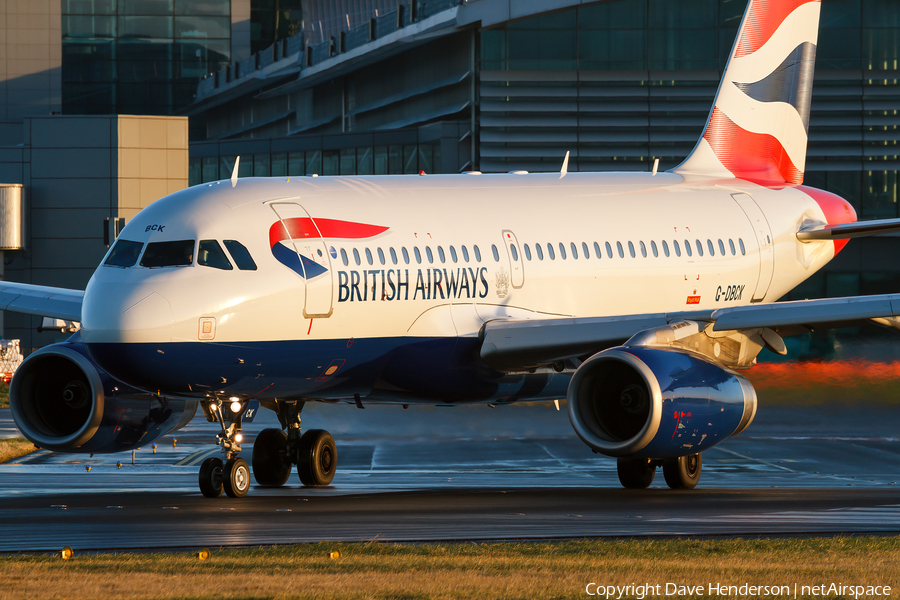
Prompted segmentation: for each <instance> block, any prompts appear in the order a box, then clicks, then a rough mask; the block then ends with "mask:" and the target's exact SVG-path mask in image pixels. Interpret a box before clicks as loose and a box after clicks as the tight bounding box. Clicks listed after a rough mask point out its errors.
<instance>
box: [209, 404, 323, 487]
mask: <svg viewBox="0 0 900 600" xmlns="http://www.w3.org/2000/svg"><path fill="white" fill-rule="evenodd" d="M246 410H247V403H246V402H245V401H241V400H237V399H233V400H232V401H230V402H222V401H220V400H211V401H208V402H207V403H206V404H204V406H203V411H204V412H205V413H206V415H207V419H208V420H210V421H218V422H219V423H221V424H222V431H221V432H220V433H219V434H218V440H217V441H216V443H217V444H218V445H221V446H222V450H223V453H224V455H225V462H224V463H223V462H222V459H220V458H207V459H206V460H205V461H203V464H202V465H201V466H200V491H201V492H202V493H203V495H204V496H206V497H207V498H217V497H219V496H221V495H222V491H223V490H224V491H225V493H226V494H228V495H229V496H231V497H232V498H243V497H244V496H246V495H247V491H248V490H249V489H250V468H249V467H248V466H247V461H245V460H244V459H243V458H239V457H238V456H237V455H238V453H239V452H240V451H241V441H242V439H243V436H242V434H241V419H242V418H243V415H244V412H245V411H246ZM301 410H303V402H290V403H288V402H278V403H277V404H276V411H275V412H276V414H277V415H278V420H279V422H280V423H281V426H282V428H283V429H284V431H282V430H280V429H263V430H262V431H261V432H260V433H259V435H258V436H256V442H254V444H253V458H252V461H251V462H252V463H253V476H254V477H255V478H256V483H258V484H259V485H261V486H263V487H280V486H283V485H284V484H285V483H287V480H288V479H289V478H290V476H291V468H292V466H293V465H294V464H296V465H297V475H298V476H299V477H300V481H301V482H302V483H303V485H305V486H326V485H328V484H330V483H331V481H332V479H334V472H335V469H336V468H337V450H336V448H335V446H334V438H333V437H332V436H331V434H330V433H328V432H327V431H324V430H322V429H311V430H309V431H307V432H306V433H303V434H302V435H301V433H300V411H301Z"/></svg>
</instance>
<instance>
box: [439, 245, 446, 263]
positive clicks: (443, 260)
mask: <svg viewBox="0 0 900 600" xmlns="http://www.w3.org/2000/svg"><path fill="white" fill-rule="evenodd" d="M438 256H440V257H441V262H442V263H443V262H447V258H446V257H445V256H444V247H443V246H438Z"/></svg>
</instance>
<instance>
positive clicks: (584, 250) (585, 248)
mask: <svg viewBox="0 0 900 600" xmlns="http://www.w3.org/2000/svg"><path fill="white" fill-rule="evenodd" d="M581 254H582V255H583V256H584V257H585V258H590V257H591V251H590V250H588V245H587V242H581Z"/></svg>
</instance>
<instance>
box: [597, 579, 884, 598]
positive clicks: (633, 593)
mask: <svg viewBox="0 0 900 600" xmlns="http://www.w3.org/2000/svg"><path fill="white" fill-rule="evenodd" d="M584 591H585V593H586V594H587V595H588V596H596V597H599V598H605V599H606V600H622V599H624V598H635V599H636V600H645V599H647V598H666V597H669V598H671V597H684V596H709V597H719V598H722V597H731V598H741V597H750V596H752V597H755V598H764V597H769V596H771V597H780V598H799V597H801V596H803V597H810V596H822V597H832V598H833V597H835V596H841V597H844V598H854V599H859V598H882V597H885V596H890V595H891V586H889V585H853V584H845V583H822V584H819V585H799V584H796V583H795V584H793V585H751V584H749V583H745V584H742V585H726V584H720V583H708V584H700V585H682V584H677V583H657V584H652V583H645V584H641V585H638V584H631V585H603V584H602V583H589V584H587V585H586V586H585V588H584Z"/></svg>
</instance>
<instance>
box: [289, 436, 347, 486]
mask: <svg viewBox="0 0 900 600" xmlns="http://www.w3.org/2000/svg"><path fill="white" fill-rule="evenodd" d="M335 469H337V449H336V448H335V447H334V438H333V437H331V434H330V433H328V432H327V431H325V430H323V429H310V430H309V431H307V432H306V433H304V434H303V437H301V438H300V450H299V451H298V452H297V475H299V476H300V482H301V483H303V485H306V486H322V485H328V484H329V483H331V480H332V479H334V471H335Z"/></svg>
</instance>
